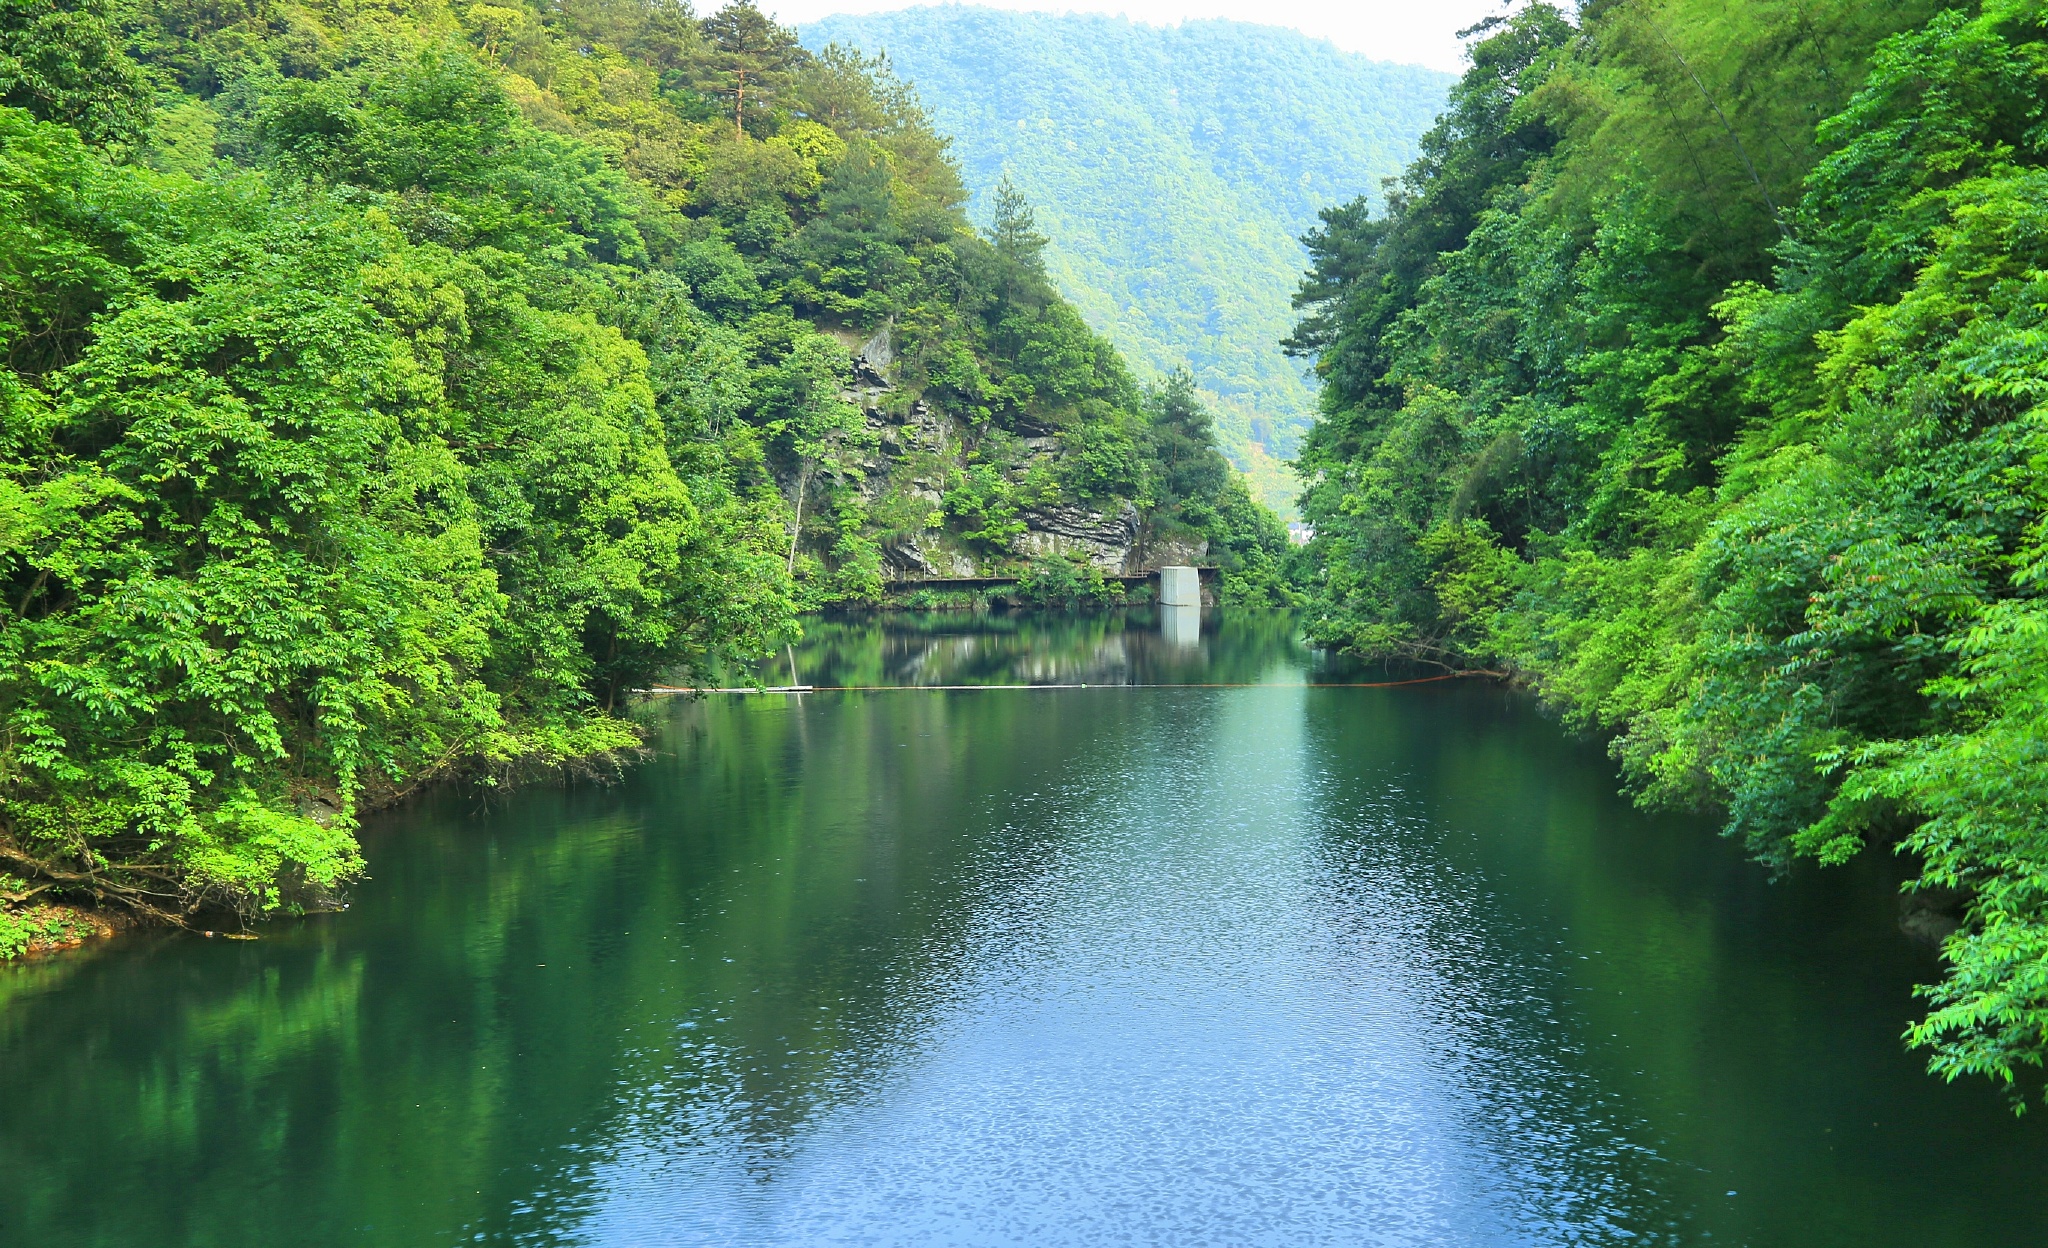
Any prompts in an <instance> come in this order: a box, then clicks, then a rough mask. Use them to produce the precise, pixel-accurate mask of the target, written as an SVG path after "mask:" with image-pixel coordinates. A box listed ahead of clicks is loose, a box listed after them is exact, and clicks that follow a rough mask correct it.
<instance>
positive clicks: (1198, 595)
mask: <svg viewBox="0 0 2048 1248" xmlns="http://www.w3.org/2000/svg"><path fill="white" fill-rule="evenodd" d="M1159 605H1160V606H1162V607H1199V606H1201V605H1202V574H1201V573H1199V572H1197V571H1196V570H1195V569H1193V568H1189V567H1169V568H1161V569H1159Z"/></svg>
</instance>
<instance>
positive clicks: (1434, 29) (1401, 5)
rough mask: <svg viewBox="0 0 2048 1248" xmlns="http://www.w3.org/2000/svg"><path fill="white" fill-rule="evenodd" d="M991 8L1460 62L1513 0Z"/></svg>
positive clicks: (868, 9)
mask: <svg viewBox="0 0 2048 1248" xmlns="http://www.w3.org/2000/svg"><path fill="white" fill-rule="evenodd" d="M917 2H918V0H760V4H761V8H762V10H763V11H765V12H768V13H772V14H774V15H775V17H776V18H777V19H778V20H780V21H782V22H784V23H787V24H791V25H802V24H803V23H805V22H811V21H816V20H817V19H819V18H821V17H825V16H828V15H830V14H833V13H879V12H883V11H885V10H889V9H907V8H911V7H913V5H914V4H916V3H917ZM986 2H987V4H988V7H990V8H997V9H1030V10H1037V11H1042V12H1053V13H1120V14H1123V15H1124V16H1126V17H1129V18H1130V19H1132V20H1133V21H1139V22H1147V23H1150V24H1152V25H1155V26H1171V25H1175V24H1177V23H1179V22H1181V21H1183V20H1185V19H1188V18H1203V17H1227V18H1231V19H1233V20H1235V21H1240V22H1258V23H1261V24H1263V25H1267V26H1288V27H1292V28H1293V29H1295V30H1298V31H1301V32H1302V33H1304V34H1308V35H1314V36H1317V37H1318V38H1323V39H1328V40H1329V41H1330V42H1332V43H1334V44H1336V45H1337V46H1338V47H1340V48H1343V49H1344V50H1345V51H1347V52H1357V53H1360V54H1362V55H1365V56H1369V57H1372V58H1373V59H1374V60H1379V61H1398V62H1402V63H1404V64H1410V65H1427V66H1429V67H1430V68H1432V69H1442V70H1449V71H1451V72H1454V73H1455V72H1458V71H1460V70H1462V69H1463V68H1464V61H1463V55H1464V53H1463V45H1462V44H1460V43H1459V41H1458V36H1457V32H1458V31H1460V30H1462V29H1464V28H1465V27H1467V26H1470V25H1472V24H1473V23H1475V22H1477V21H1479V20H1481V19H1482V18H1485V17H1488V16H1491V15H1493V14H1496V13H1501V12H1505V11H1506V10H1507V9H1508V8H1510V7H1512V3H1513V0H1508V2H1507V3H1503V0H1348V2H1347V0H986Z"/></svg>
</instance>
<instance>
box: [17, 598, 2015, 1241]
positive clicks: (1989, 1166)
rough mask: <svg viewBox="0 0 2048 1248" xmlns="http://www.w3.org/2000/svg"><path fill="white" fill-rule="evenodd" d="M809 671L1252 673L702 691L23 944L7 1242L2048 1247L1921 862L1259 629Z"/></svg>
mask: <svg viewBox="0 0 2048 1248" xmlns="http://www.w3.org/2000/svg"><path fill="white" fill-rule="evenodd" d="M1191 641H1192V642H1193V643H1194V644H1192V645H1190V644H1188V643H1189V642H1191ZM791 666H794V668H795V669H796V671H797V673H798V675H799V677H800V679H802V680H803V681H807V682H811V683H816V684H820V685H824V684H841V685H843V684H927V685H929V684H953V683H988V682H1011V681H1025V682H1038V683H1080V682H1084V681H1085V682H1087V683H1089V684H1090V685H1091V686H1096V685H1102V684H1117V683H1123V682H1132V681H1136V682H1145V683H1153V682H1179V683H1182V684H1188V685H1193V684H1197V683H1249V684H1251V685H1253V686H1254V687H1250V688H1195V687H1187V688H1142V689H1133V688H1116V687H1107V688H1099V687H1090V688H1086V689H1059V690H1039V691H1029V690H988V691H981V692H939V691H926V692H912V691H889V692H874V693H816V694H810V695H805V696H801V697H799V696H790V695H770V696H750V697H743V696H716V697H712V698H707V699H704V700H700V701H695V702H674V703H668V704H664V705H662V706H660V707H658V708H651V709H650V712H649V715H650V723H651V724H652V725H653V726H654V728H655V737H654V740H655V743H656V744H657V746H658V753H657V755H656V757H655V758H654V759H653V760H652V761H650V762H648V763H646V764H645V765H643V766H640V767H639V768H637V769H635V770H634V771H632V772H631V773H630V774H629V775H628V776H627V777H626V778H625V779H624V780H623V781H622V782H620V783H618V784H616V785H613V786H610V787H599V786H586V787H579V788H572V789H568V790H528V791H524V792H520V793H517V794H514V795H512V796H510V797H509V798H501V799H497V800H495V801H489V802H486V801H480V800H478V799H477V798H476V797H475V796H474V795H471V794H461V793H443V794H440V795H438V796H437V797H435V798H434V799H432V800H430V801H428V802H426V803H423V804H420V805H416V806H413V807H410V808H407V809H404V810H401V811H398V812H394V813H391V814H389V815H386V816H382V817H379V818H378V819H377V820H376V821H375V822H374V823H373V825H372V826H371V827H370V828H369V829H368V830H367V836H366V843H367V848H368V854H369V859H370V864H371V874H372V879H371V880H370V881H369V882H367V883H365V884H364V885H363V886H362V887H361V888H360V890H359V891H358V893H357V896H356V902H355V906H354V908H353V909H352V910H350V911H349V912H348V913H346V914H342V915H335V916H328V917H323V918H319V919H314V920H308V921H304V922H299V923H286V924H277V925H274V926H273V927H271V928H270V929H269V930H267V931H266V932H265V933H264V938H263V939H262V940H261V941H258V942H253V943H229V942H225V941H217V940H216V941H208V940H204V939H200V938H196V937H189V936H183V937H165V936H154V937H141V938H132V939H126V940H122V941H118V942H113V943H111V944H108V945H106V946H103V947H101V948H98V949H94V950H88V951H83V952H80V953H77V954H71V955H63V956H59V957H55V958H49V959H42V960H39V961H36V962H34V963H31V964H28V965H22V966H12V967H0V1244H6V1245H50V1246H54V1245H71V1244H93V1245H100V1244H105V1245H144V1244H147V1245H181V1244H194V1245H202V1244H203V1245H415V1244H418V1245H438V1244H449V1245H452V1244H458V1243H501V1244H635V1245H637V1244H650V1245H663V1244H676V1245H696V1244H730V1245H749V1246H751V1245H811V1244H819V1245H826V1244H851V1245H898V1244H901V1245H956V1244H957V1245H1029V1246H1040V1245H1046V1246H1058V1245H1068V1244H1073V1245H1096V1244H1130V1245H1169V1246H1175V1248H1178V1246H1181V1245H1203V1244H1214V1245H1233V1246H1234V1245H1275V1246H1285V1248H1294V1246H1300V1245H1321V1244H1347V1245H1348V1244H1368V1245H1468V1244H1469V1245H1524V1244H1526V1245H1565V1244H1572V1245H1579V1244H1586V1245H1592V1244H1603V1245H1604V1244H1631V1245H1636V1244H1729V1245H1744V1244H1746V1245H1784V1246H1787V1248H1826V1246H1830V1245H1842V1246H1844V1248H1851V1246H1853V1248H1882V1246H1886V1245H1899V1246H1901V1248H1906V1246H1911V1248H1936V1246H1942V1245H1956V1246H1962V1245H1969V1246H1972V1248H1986V1246H1998V1245H2037V1244H2043V1243H2048V1199H2044V1197H2048V1135H2044V1130H2048V1122H2043V1121H2042V1120H2040V1118H2039V1116H2038V1115H2035V1116H2030V1118H2029V1119H2028V1120H2025V1121H2020V1122H2015V1121H2014V1120H2013V1119H2012V1118H2011V1117H2010V1115H2008V1114H2007V1113H2006V1112H2005V1111H2004V1110H2003V1108H2002V1106H2001V1104H2000V1102H1999V1100H1998V1099H1997V1098H1996V1097H1995V1096H1994V1095H1993V1094H1992V1093H1991V1092H1990V1091H1989V1090H1988V1089H1986V1088H1984V1087H1980V1086H1974V1085H1968V1084H1961V1085H1956V1086H1953V1087H1944V1086H1943V1085H1941V1084H1939V1083H1936V1082H1935V1081H1933V1080H1931V1079H1929V1078H1927V1077H1926V1076H1925V1075H1924V1074H1923V1073H1922V1072H1921V1069H1920V1060H1919V1059H1918V1058H1916V1057H1914V1056H1911V1055H1909V1054H1907V1053H1905V1052H1904V1051H1903V1050H1902V1049H1901V1047H1900V1045H1899V1041H1898V1034H1899V1031H1900V1029H1901V1027H1902V1026H1903V1025H1904V1023H1905V1021H1906V1020H1907V1018H1908V1017H1909V1016H1910V1015H1911V1013H1912V1011H1913V1008H1914V1003H1913V1000H1912V997H1911V989H1912V985H1913V984H1914V983H1915V982H1917V981H1922V980H1925V979H1927V978H1929V977H1930V976H1932V975H1933V974H1934V973H1935V970H1936V968H1935V965H1934V962H1933V959H1932V957H1931V955H1930V954H1929V953H1928V951H1927V950H1925V949H1924V948H1922V947H1920V946H1917V945H1914V944H1912V943H1910V942H1909V941H1908V940H1906V938H1904V937H1903V936H1901V935H1899V933H1898V931H1897V928H1896V923H1895V918H1896V899H1895V897H1894V895H1893V892H1892V889H1893V886H1894V884H1895V882H1896V879H1897V870H1896V868H1895V866H1894V865H1893V864H1890V863H1885V862H1874V863H1870V864H1864V865H1862V866H1859V867H1857V868H1854V869H1849V870H1838V871H1832V872H1826V873H1820V872H1808V873H1803V874H1801V875H1799V876H1797V877H1795V878H1794V879H1793V880H1792V881H1790V882H1789V883H1783V884H1778V885H1771V884H1768V883H1766V881H1765V880H1764V878H1763V877H1762V875H1761V874H1760V873H1759V872H1758V871H1757V870H1756V869H1755V868H1753V867H1751V866H1749V865H1747V864H1745V863H1744V862H1743V861H1742V859H1741V857H1740V855H1739V854H1738V853H1737V852H1736V851H1735V850H1734V848H1733V847H1732V846H1730V845H1728V844H1726V843H1724V842H1722V841H1720V840H1719V839H1718V838H1716V837H1715V836H1714V835H1713V834H1712V829H1711V827H1710V826H1708V825H1706V824H1703V823H1700V822H1697V821H1691V820H1685V819H1675V818H1669V817H1647V816H1644V815H1642V814H1639V813H1637V812H1635V811H1634V810H1632V809H1631V808H1630V807H1629V806H1628V805H1627V803H1626V802H1625V801H1622V800H1620V799H1618V798H1617V797H1615V796H1614V776H1613V770H1612V767H1611V766H1610V765H1609V763H1608V762H1607V760H1606V759H1605V757H1604V756H1603V754H1602V752H1601V751H1600V749H1599V747H1598V746H1597V745H1596V744H1589V743H1585V742H1576V741H1573V740H1571V739H1569V738H1567V737H1566V736H1565V735H1564V734H1562V733H1561V732H1560V731H1559V730H1558V728H1557V727H1556V725H1555V724H1553V723H1551V722H1549V721H1547V720H1545V719H1544V718H1543V717H1542V716H1541V715H1540V714H1539V713H1538V712H1537V711H1536V709H1535V708H1534V707H1533V706H1532V705H1531V704H1530V703H1529V702H1528V701H1527V700H1526V699H1524V698H1522V697H1520V696H1517V695H1514V694H1512V693H1508V692H1505V691H1501V690H1499V689H1494V688H1486V687H1479V686H1474V685H1458V684H1435V685H1423V686H1416V687H1409V688H1401V689H1359V688H1348V689H1346V688H1304V687H1302V686H1303V684H1304V683H1305V682H1306V681H1316V680H1339V679H1350V678H1353V677H1352V675H1351V674H1349V673H1346V672H1343V671H1339V670H1334V669H1331V668H1329V667H1326V666H1318V665H1317V661H1316V659H1315V657H1314V656H1312V655H1311V654H1310V653H1309V652H1307V651H1304V650H1302V649H1301V648H1300V647H1299V646H1298V645H1296V644H1295V643H1294V641H1293V640H1292V636H1291V631H1290V628H1289V625H1288V622H1287V621H1286V620H1284V619H1281V618H1277V617H1263V616H1251V617H1231V616H1225V617H1223V618H1221V619H1220V620H1219V619H1217V618H1214V617H1211V618H1209V619H1205V620H1203V621H1202V626H1201V635H1200V637H1199V639H1198V640H1197V639H1195V638H1192V637H1190V636H1188V635H1187V634H1186V632H1185V630H1184V629H1182V628H1180V627H1179V626H1178V625H1176V627H1175V628H1173V629H1169V630H1164V631H1162V629H1161V626H1160V622H1159V621H1157V620H1155V619H1154V618H1152V617H1151V616H1149V615H1145V614H1142V613H1141V614H1133V615H1131V616H1127V617H1119V616H1108V617H1104V616H1089V617H1070V618H1067V619H1064V620H1060V619H1040V620H1020V619H1016V618H1008V619H1006V618H1002V617H997V618H994V619H991V620H984V621H982V622H980V623H975V622H972V621H970V620H968V619H966V618H964V617H955V618H952V619H944V618H932V619H926V620H918V619H910V618H905V619H900V620H895V621H891V622H888V623H885V624H881V625H870V624H827V625H824V626H821V627H819V628H818V629H816V630H815V631H814V635H813V637H812V639H811V640H810V641H809V642H807V643H806V644H805V645H803V646H799V647H797V648H796V649H795V650H794V651H793V652H792V653H791V654H788V655H785V656H784V657H783V660H782V663H781V664H779V665H778V666H777V668H776V669H775V672H774V674H775V676H776V677H778V678H781V677H783V676H786V674H787V670H788V668H789V667H791Z"/></svg>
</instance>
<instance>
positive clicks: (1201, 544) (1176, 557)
mask: <svg viewBox="0 0 2048 1248" xmlns="http://www.w3.org/2000/svg"><path fill="white" fill-rule="evenodd" d="M1138 554H1139V558H1138V560H1137V562H1138V563H1139V564H1140V565H1142V566H1140V567H1133V568H1129V569H1127V570H1128V571H1131V572H1142V571H1146V570H1148V569H1151V568H1165V567H1171V566H1173V565H1175V564H1185V565H1186V566H1188V567H1197V566H1199V565H1201V564H1203V563H1205V562H1207V561H1208V558H1209V539H1208V538H1206V537H1192V536H1189V537H1150V538H1147V540H1146V542H1145V544H1144V546H1143V547H1142V548H1141V549H1140V551H1139V552H1138Z"/></svg>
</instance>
